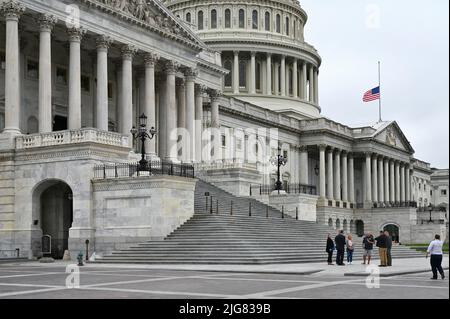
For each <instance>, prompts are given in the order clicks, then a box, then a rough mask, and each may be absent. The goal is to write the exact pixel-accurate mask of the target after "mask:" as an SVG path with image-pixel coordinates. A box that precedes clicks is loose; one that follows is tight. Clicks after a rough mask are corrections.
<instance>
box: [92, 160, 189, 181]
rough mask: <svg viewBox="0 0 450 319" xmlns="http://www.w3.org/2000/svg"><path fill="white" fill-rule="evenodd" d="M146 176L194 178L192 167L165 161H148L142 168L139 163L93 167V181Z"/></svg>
mask: <svg viewBox="0 0 450 319" xmlns="http://www.w3.org/2000/svg"><path fill="white" fill-rule="evenodd" d="M148 175H169V176H180V177H186V178H194V175H195V171H194V166H193V165H190V164H176V163H172V162H165V161H149V162H148V163H147V165H144V166H142V165H141V164H139V163H117V164H103V165H96V166H95V167H94V178H95V179H109V178H120V177H140V176H148Z"/></svg>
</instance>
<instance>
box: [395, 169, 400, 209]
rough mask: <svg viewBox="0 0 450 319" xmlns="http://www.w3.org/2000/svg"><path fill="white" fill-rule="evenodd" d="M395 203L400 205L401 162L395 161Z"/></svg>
mask: <svg viewBox="0 0 450 319" xmlns="http://www.w3.org/2000/svg"><path fill="white" fill-rule="evenodd" d="M395 201H396V202H397V203H400V162H398V161H395Z"/></svg>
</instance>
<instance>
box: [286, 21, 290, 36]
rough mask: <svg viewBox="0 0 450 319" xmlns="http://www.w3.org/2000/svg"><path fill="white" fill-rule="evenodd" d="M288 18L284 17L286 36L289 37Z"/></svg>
mask: <svg viewBox="0 0 450 319" xmlns="http://www.w3.org/2000/svg"><path fill="white" fill-rule="evenodd" d="M289 27H290V26H289V17H286V35H287V36H289Z"/></svg>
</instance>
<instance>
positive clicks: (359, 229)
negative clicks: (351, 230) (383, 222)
mask: <svg viewBox="0 0 450 319" xmlns="http://www.w3.org/2000/svg"><path fill="white" fill-rule="evenodd" d="M356 235H358V237H362V236H364V222H363V221H362V220H357V221H356Z"/></svg>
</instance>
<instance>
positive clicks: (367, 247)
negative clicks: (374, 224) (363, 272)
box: [363, 233, 375, 265]
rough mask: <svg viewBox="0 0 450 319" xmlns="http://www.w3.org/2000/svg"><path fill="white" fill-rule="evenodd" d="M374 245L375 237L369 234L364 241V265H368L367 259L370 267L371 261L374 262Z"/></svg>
mask: <svg viewBox="0 0 450 319" xmlns="http://www.w3.org/2000/svg"><path fill="white" fill-rule="evenodd" d="M373 244H375V241H374V238H373V235H372V234H371V233H368V234H367V235H366V236H364V239H363V248H364V255H363V261H364V262H363V265H365V264H366V259H367V264H368V265H370V261H371V260H372V251H373Z"/></svg>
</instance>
